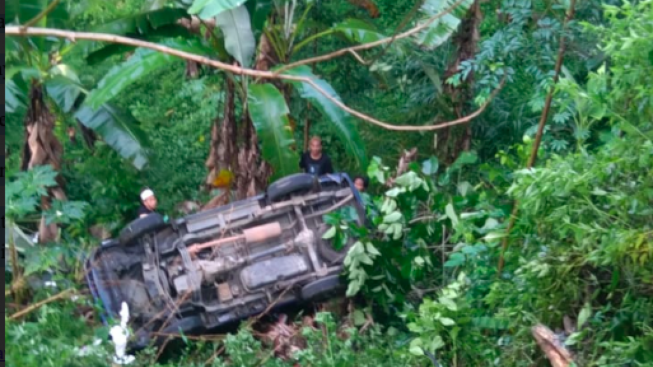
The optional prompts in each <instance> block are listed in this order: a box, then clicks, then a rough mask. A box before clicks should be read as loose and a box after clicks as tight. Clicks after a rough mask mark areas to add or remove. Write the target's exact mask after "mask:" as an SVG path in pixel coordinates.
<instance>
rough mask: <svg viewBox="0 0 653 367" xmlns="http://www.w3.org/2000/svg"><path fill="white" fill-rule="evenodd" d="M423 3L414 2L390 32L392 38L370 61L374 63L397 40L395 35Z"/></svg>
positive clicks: (422, 1) (422, 0)
mask: <svg viewBox="0 0 653 367" xmlns="http://www.w3.org/2000/svg"><path fill="white" fill-rule="evenodd" d="M423 4H424V0H420V1H416V2H415V5H413V8H412V9H411V10H410V12H408V14H406V16H405V17H404V19H402V20H401V23H399V25H398V26H397V28H395V31H394V32H393V34H392V39H391V40H390V42H388V44H387V45H386V46H385V47H384V48H383V49H382V50H381V52H379V53H378V54H377V55H376V56H374V58H372V60H371V61H370V63H375V62H376V60H378V59H380V58H381V57H383V56H384V55H385V54H386V53H387V52H388V50H389V49H390V47H392V44H393V43H394V42H395V41H396V40H397V36H398V35H399V32H401V30H402V29H404V27H406V25H407V24H408V22H409V21H410V20H411V19H412V18H413V17H414V16H415V14H417V12H418V11H419V9H420V8H421V7H422V6H423Z"/></svg>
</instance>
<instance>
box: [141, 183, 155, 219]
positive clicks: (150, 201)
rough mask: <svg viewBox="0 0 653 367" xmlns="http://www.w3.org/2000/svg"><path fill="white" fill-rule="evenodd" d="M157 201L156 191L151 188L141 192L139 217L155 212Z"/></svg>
mask: <svg viewBox="0 0 653 367" xmlns="http://www.w3.org/2000/svg"><path fill="white" fill-rule="evenodd" d="M157 203H158V202H157V200H156V196H154V191H152V190H150V189H145V190H143V191H142V192H141V207H140V208H138V216H139V218H142V217H145V216H147V215H148V214H152V213H154V211H155V210H156V205H157Z"/></svg>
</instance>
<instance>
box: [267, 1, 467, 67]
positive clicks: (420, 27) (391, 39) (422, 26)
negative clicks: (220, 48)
mask: <svg viewBox="0 0 653 367" xmlns="http://www.w3.org/2000/svg"><path fill="white" fill-rule="evenodd" d="M465 1H467V0H458V1H456V2H455V3H454V4H452V5H451V6H450V7H448V8H446V9H445V10H444V11H442V13H439V14H436V15H434V16H432V17H431V18H429V19H428V20H426V21H425V22H424V23H422V24H420V25H418V26H416V27H414V28H411V29H409V30H407V31H406V32H403V33H400V34H397V35H394V36H392V37H386V38H384V39H380V40H378V41H374V42H368V43H363V44H361V45H357V46H352V47H347V48H343V49H340V50H338V51H334V52H331V53H328V54H325V55H321V56H316V57H311V58H309V59H304V60H300V61H297V62H293V63H290V64H288V65H286V66H284V67H282V68H280V69H279V70H277V71H276V72H277V74H280V73H282V72H284V71H286V70H290V69H292V68H296V67H298V66H301V65H309V64H315V63H318V62H321V61H326V60H331V59H335V58H336V57H340V56H342V55H344V54H347V53H352V51H362V50H369V49H370V48H375V47H378V46H381V45H384V44H386V43H391V42H394V41H396V40H400V39H403V38H408V37H410V36H412V35H415V34H417V33H419V32H421V31H422V30H424V29H426V28H428V27H429V26H430V25H431V24H432V23H433V22H435V21H436V20H438V19H440V18H442V17H444V16H445V15H447V14H449V13H451V12H452V11H454V10H455V9H456V8H457V7H459V6H460V5H461V4H462V3H463V2H465Z"/></svg>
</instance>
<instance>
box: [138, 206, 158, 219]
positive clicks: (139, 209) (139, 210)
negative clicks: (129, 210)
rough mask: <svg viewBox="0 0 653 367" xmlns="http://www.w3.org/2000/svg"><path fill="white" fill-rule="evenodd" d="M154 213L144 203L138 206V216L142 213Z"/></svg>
mask: <svg viewBox="0 0 653 367" xmlns="http://www.w3.org/2000/svg"><path fill="white" fill-rule="evenodd" d="M152 213H154V212H153V211H151V210H150V209H148V208H147V207H146V206H145V205H143V204H141V207H140V208H138V216H139V217H140V216H141V215H143V214H152Z"/></svg>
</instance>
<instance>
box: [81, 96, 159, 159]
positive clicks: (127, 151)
mask: <svg viewBox="0 0 653 367" xmlns="http://www.w3.org/2000/svg"><path fill="white" fill-rule="evenodd" d="M75 117H76V118H77V119H78V120H79V122H81V123H82V124H84V126H86V127H88V128H90V129H92V130H94V131H95V132H97V133H98V134H99V135H100V136H102V140H104V142H105V143H107V144H108V145H109V146H110V147H112V148H113V149H114V150H116V151H117V152H118V153H119V154H120V155H121V156H122V157H124V158H126V159H130V160H131V161H132V162H133V164H134V166H135V167H136V168H137V169H141V168H143V166H145V164H147V155H146V153H145V148H144V146H146V145H147V144H148V140H147V137H146V135H145V133H143V132H142V131H141V129H140V128H139V127H138V126H137V122H136V119H135V118H134V117H133V116H131V114H129V113H128V112H126V111H119V110H118V109H117V108H116V107H114V106H112V105H110V104H104V105H102V106H100V108H97V109H93V108H91V107H90V106H88V105H86V104H84V105H82V107H81V108H80V109H79V111H77V113H75Z"/></svg>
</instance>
